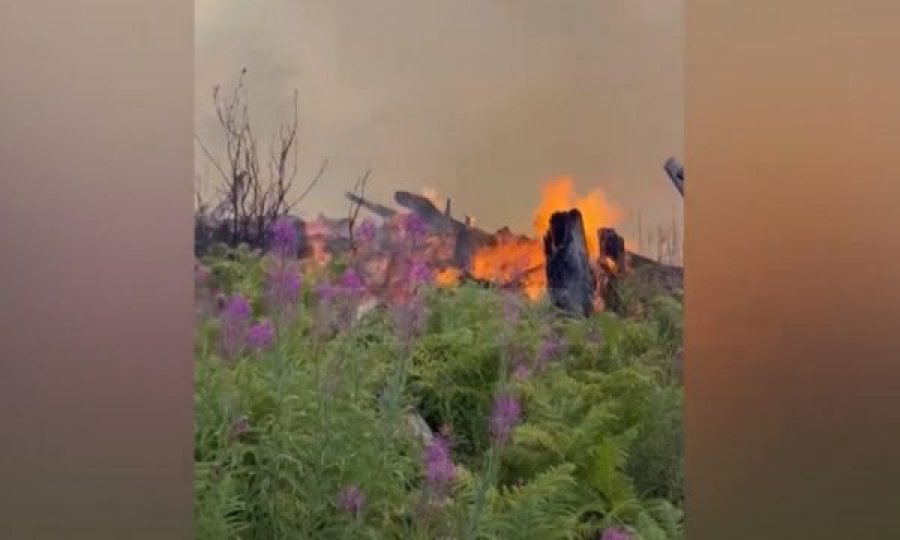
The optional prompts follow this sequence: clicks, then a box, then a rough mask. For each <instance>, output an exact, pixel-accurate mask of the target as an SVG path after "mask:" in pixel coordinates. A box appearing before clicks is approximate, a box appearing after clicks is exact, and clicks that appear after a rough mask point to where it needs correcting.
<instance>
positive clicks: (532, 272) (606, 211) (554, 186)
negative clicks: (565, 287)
mask: <svg viewBox="0 0 900 540" xmlns="http://www.w3.org/2000/svg"><path fill="white" fill-rule="evenodd" d="M572 208H577V209H578V210H579V212H581V218H582V222H583V223H584V231H585V237H586V238H585V239H586V241H587V247H588V254H589V255H590V257H591V259H596V258H597V256H598V253H599V246H598V239H597V229H599V228H601V227H611V226H613V225H614V224H615V223H616V222H617V221H618V220H619V219H621V213H620V212H619V210H618V209H616V208H615V207H614V206H613V205H612V204H610V203H609V202H608V201H607V199H606V198H605V197H604V195H603V193H602V192H601V191H600V190H593V191H590V192H589V193H588V194H587V195H585V196H583V197H580V196H578V195H577V193H576V192H575V187H574V183H573V182H572V179H571V178H569V177H567V176H560V177H557V178H555V179H553V180H551V181H550V182H548V183H547V184H545V185H544V186H543V187H542V189H541V200H540V203H539V204H538V207H537V208H536V209H535V211H534V218H533V220H532V225H533V232H534V235H535V236H534V238H505V237H504V236H501V237H500V238H499V241H498V242H497V245H495V246H488V247H484V248H482V249H479V250H478V251H477V252H476V253H475V254H474V256H473V257H472V265H471V269H470V272H471V273H472V275H473V276H474V277H475V278H477V279H482V280H485V281H490V282H493V283H497V284H499V285H507V284H511V282H516V285H517V287H518V288H520V289H521V290H522V291H524V292H525V294H526V295H527V296H528V297H529V298H532V299H537V298H539V297H540V296H541V295H542V294H543V292H544V289H545V288H546V285H547V283H546V274H545V273H544V271H543V269H541V268H540V266H541V265H542V264H543V262H544V252H543V244H542V239H543V236H544V234H545V233H546V231H547V228H548V227H549V225H550V216H552V215H553V213H554V212H560V211H565V210H570V209H572Z"/></svg>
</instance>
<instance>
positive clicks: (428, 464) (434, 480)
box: [424, 435, 456, 494]
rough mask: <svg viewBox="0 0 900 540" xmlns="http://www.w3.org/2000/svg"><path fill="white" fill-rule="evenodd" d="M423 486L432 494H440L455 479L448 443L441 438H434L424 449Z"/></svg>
mask: <svg viewBox="0 0 900 540" xmlns="http://www.w3.org/2000/svg"><path fill="white" fill-rule="evenodd" d="M424 465H425V484H426V485H427V486H428V489H429V491H430V492H431V493H433V494H441V493H443V492H444V490H446V489H447V488H448V487H449V486H450V484H451V483H452V482H453V479H454V478H455V477H456V468H455V467H454V466H453V461H452V460H451V459H450V442H449V441H448V440H447V439H446V438H444V437H443V436H440V435H438V436H436V437H434V438H433V439H432V440H431V442H429V443H428V445H427V446H426V447H425V454H424Z"/></svg>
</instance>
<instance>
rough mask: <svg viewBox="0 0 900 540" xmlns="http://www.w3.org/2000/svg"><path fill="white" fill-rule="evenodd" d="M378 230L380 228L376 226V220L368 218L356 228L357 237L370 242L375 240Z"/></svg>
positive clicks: (361, 240) (367, 242)
mask: <svg viewBox="0 0 900 540" xmlns="http://www.w3.org/2000/svg"><path fill="white" fill-rule="evenodd" d="M377 232H378V228H377V227H376V226H375V222H374V221H372V219H371V218H366V219H364V220H362V221H361V222H360V224H359V227H357V228H356V237H357V238H358V239H359V241H360V242H363V243H366V244H369V243H371V242H372V241H374V240H375V236H376V234H377Z"/></svg>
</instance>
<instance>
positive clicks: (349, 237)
mask: <svg viewBox="0 0 900 540" xmlns="http://www.w3.org/2000/svg"><path fill="white" fill-rule="evenodd" d="M670 161H671V160H670ZM668 165H669V162H667V167H666V171H667V172H668V171H669V166H668ZM346 198H347V199H348V200H349V201H350V203H351V208H352V210H351V213H350V216H351V217H349V218H342V219H329V218H327V217H325V216H323V215H319V216H318V217H317V218H316V219H314V220H310V221H305V222H304V221H301V220H299V219H295V221H296V230H297V233H298V238H299V241H298V242H297V246H298V252H297V255H298V258H299V259H301V260H302V263H301V264H303V265H306V266H307V267H308V268H309V267H313V268H315V267H318V268H321V267H322V266H324V265H326V264H328V263H329V262H330V261H331V260H332V259H333V258H334V257H335V256H339V255H342V254H350V253H351V252H352V254H353V257H352V261H353V262H352V266H353V269H354V271H355V272H357V273H358V274H360V275H362V276H364V281H365V283H366V284H367V287H368V289H369V290H368V291H367V293H368V294H369V295H372V296H374V297H377V298H384V299H395V298H394V297H395V296H397V295H399V294H401V293H400V292H398V291H403V290H405V289H406V288H407V287H406V286H407V285H408V284H407V283H406V282H407V281H408V276H409V275H410V272H411V271H412V268H411V265H412V266H416V268H417V270H416V272H417V273H418V274H421V273H423V272H427V273H428V276H420V279H425V280H427V281H429V282H431V283H432V284H435V285H437V286H441V287H453V286H457V285H459V284H461V283H463V282H474V283H478V284H481V285H483V286H490V287H496V288H500V289H505V290H510V291H513V292H518V293H521V294H522V295H524V296H526V297H528V298H530V299H532V300H536V299H539V298H541V297H543V296H544V295H545V294H546V295H547V296H548V297H549V300H550V301H551V302H552V303H553V304H554V305H555V306H557V307H558V308H560V309H561V310H563V311H565V312H568V313H571V314H575V315H581V316H587V315H589V314H590V313H592V312H594V311H599V310H604V309H606V310H615V311H618V310H619V308H620V304H621V302H620V299H619V298H618V296H617V287H616V285H617V283H618V281H619V280H620V279H621V278H622V277H623V276H624V275H626V274H628V273H629V272H630V271H631V269H632V268H633V267H642V268H651V269H653V270H654V271H661V272H662V273H663V274H665V275H666V276H667V277H669V278H670V281H672V282H673V283H674V282H677V283H675V285H676V286H680V281H681V269H680V268H675V267H668V266H666V265H661V264H659V263H657V262H655V261H652V260H650V259H647V258H644V257H641V256H639V255H636V254H632V253H629V252H628V251H627V250H626V246H625V241H624V239H623V238H622V236H620V235H619V234H618V233H617V232H616V230H615V229H613V228H611V227H610V225H611V224H612V223H614V222H615V221H616V220H617V219H618V217H619V214H618V212H617V210H616V209H615V208H614V207H613V206H612V205H610V204H609V203H607V202H606V200H605V199H604V198H603V197H602V195H601V193H600V192H592V193H589V194H588V195H587V196H585V197H577V196H576V195H575V192H574V189H573V184H572V181H571V180H570V179H568V178H565V177H562V178H559V179H556V180H555V181H553V182H550V183H549V184H548V185H547V186H545V188H544V190H543V196H542V200H541V203H540V205H539V206H538V208H537V209H536V211H535V215H534V220H533V227H534V231H533V232H534V235H533V236H527V235H522V234H516V233H514V232H513V231H511V230H510V229H509V228H506V227H504V228H502V229H500V230H498V231H496V232H494V233H489V232H487V231H485V230H483V229H480V228H478V227H476V226H474V224H473V222H472V220H471V219H469V218H468V217H467V218H466V219H465V220H464V221H460V220H458V219H456V218H455V217H453V215H452V214H451V211H450V208H451V207H450V200H449V199H443V203H444V204H443V206H444V208H443V209H440V208H438V206H437V204H438V203H440V202H441V199H439V198H438V197H437V195H436V194H435V193H426V194H425V195H417V194H415V193H410V192H408V191H398V192H396V193H395V194H394V201H395V202H396V203H397V205H399V206H400V207H402V208H404V209H405V210H407V212H401V211H398V210H396V209H394V208H391V207H389V206H386V205H384V204H381V203H378V202H375V201H372V200H370V199H368V198H366V197H365V196H364V195H363V194H362V193H361V192H360V193H356V192H354V193H350V192H348V193H347V194H346ZM360 209H364V210H367V211H368V212H369V213H371V214H374V215H375V218H376V219H372V217H365V218H364V219H362V220H358V219H357V215H358V214H359V210H360ZM676 274H677V275H676Z"/></svg>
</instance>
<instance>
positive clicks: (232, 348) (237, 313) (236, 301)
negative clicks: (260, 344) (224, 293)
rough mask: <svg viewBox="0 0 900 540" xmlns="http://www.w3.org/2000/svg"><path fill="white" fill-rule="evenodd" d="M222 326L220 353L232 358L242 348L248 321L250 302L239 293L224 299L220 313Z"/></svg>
mask: <svg viewBox="0 0 900 540" xmlns="http://www.w3.org/2000/svg"><path fill="white" fill-rule="evenodd" d="M220 319H221V323H222V327H221V331H220V333H219V340H220V345H221V347H222V353H223V354H224V355H225V357H226V358H234V357H235V356H237V354H238V353H239V352H240V351H241V350H242V349H243V347H244V341H245V339H246V337H247V326H248V325H249V323H250V302H249V301H247V299H246V298H244V297H243V296H241V295H239V294H235V295H233V296H231V297H229V298H227V299H225V305H224V306H223V307H222V313H221V315H220Z"/></svg>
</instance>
